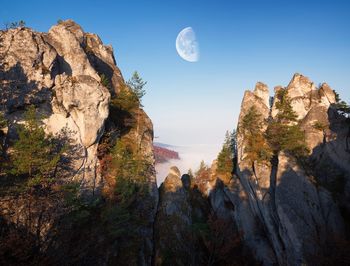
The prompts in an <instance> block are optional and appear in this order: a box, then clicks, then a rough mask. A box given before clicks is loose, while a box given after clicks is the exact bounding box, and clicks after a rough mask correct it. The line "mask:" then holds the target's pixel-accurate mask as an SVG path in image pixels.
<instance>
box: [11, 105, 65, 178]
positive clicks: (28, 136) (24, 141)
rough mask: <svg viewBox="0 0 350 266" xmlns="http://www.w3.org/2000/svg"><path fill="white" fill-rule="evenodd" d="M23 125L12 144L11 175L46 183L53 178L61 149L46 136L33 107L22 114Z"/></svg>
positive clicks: (19, 127)
mask: <svg viewBox="0 0 350 266" xmlns="http://www.w3.org/2000/svg"><path fill="white" fill-rule="evenodd" d="M24 121H25V124H24V125H19V126H18V129H17V133H18V140H17V141H16V142H15V143H14V146H13V154H12V155H11V161H12V164H13V171H12V172H13V173H14V174H17V175H26V176H28V177H29V178H32V179H35V180H36V181H37V182H39V183H40V182H41V181H45V180H46V181H47V180H48V178H52V177H54V176H53V175H54V169H55V167H56V166H57V164H58V162H59V160H60V158H61V155H62V153H63V150H64V149H63V148H60V145H58V143H56V142H55V141H54V138H53V137H52V136H50V135H49V136H47V135H46V134H45V131H44V129H43V127H42V126H40V123H39V119H38V118H37V115H36V110H35V107H34V106H30V107H29V108H28V110H27V111H26V112H25V114H24Z"/></svg>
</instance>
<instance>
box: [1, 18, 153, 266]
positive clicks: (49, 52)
mask: <svg viewBox="0 0 350 266" xmlns="http://www.w3.org/2000/svg"><path fill="white" fill-rule="evenodd" d="M0 60H1V62H0V63H1V64H0V65H1V66H0V86H1V90H0V111H1V112H2V113H4V114H5V117H6V119H7V121H8V124H9V129H8V139H9V140H10V141H11V140H13V139H15V138H16V125H18V124H21V123H23V119H24V118H23V113H24V110H25V109H26V108H27V107H28V106H30V105H34V106H35V107H36V110H37V111H38V113H40V114H42V115H43V119H42V121H41V122H42V125H43V127H44V128H45V131H46V133H47V134H52V135H53V136H55V137H57V138H59V139H60V140H62V141H63V142H64V143H65V144H67V147H68V148H67V151H66V152H65V153H64V163H63V164H61V165H60V166H59V169H57V176H56V178H57V180H60V181H59V186H62V187H63V186H64V184H70V183H72V182H73V183H74V184H78V194H79V195H81V196H83V197H82V198H83V199H86V200H87V202H89V203H91V202H92V203H94V202H99V203H98V204H99V205H98V206H99V207H101V208H100V209H97V210H96V209H94V208H96V207H92V208H93V210H92V209H89V210H88V212H89V213H90V216H91V217H92V216H96V215H97V216H96V217H95V219H92V220H91V222H92V223H93V224H95V225H94V230H93V232H92V231H91V230H90V229H91V228H86V230H87V231H83V230H85V229H83V227H82V228H81V230H82V232H89V235H88V236H86V243H85V244H86V246H87V248H86V250H84V251H81V254H85V255H86V256H88V257H89V259H91V260H89V261H88V260H86V261H85V262H83V261H84V260H79V259H78V260H77V261H76V262H77V263H78V264H79V263H83V264H86V263H87V264H89V263H97V264H108V263H112V262H113V263H121V261H122V260H123V263H127V264H128V265H136V264H138V265H150V264H151V259H152V254H153V223H154V217H155V213H156V208H157V202H158V191H157V185H156V177H155V170H154V154H153V125H152V121H151V120H150V118H149V117H148V116H147V114H146V113H145V112H144V111H143V110H142V108H140V106H138V107H137V108H136V110H134V112H133V114H132V117H131V115H130V114H126V113H125V112H122V111H120V110H115V109H113V110H112V111H111V109H112V108H111V104H110V103H111V98H113V97H116V96H117V95H118V94H119V93H120V91H121V90H122V89H124V90H127V89H128V88H127V87H126V85H125V83H124V80H123V77H122V74H121V72H120V70H119V68H118V67H117V65H116V61H115V58H114V55H113V48H112V47H111V46H108V45H104V44H103V43H102V41H101V39H100V38H99V37H98V36H97V35H96V34H91V33H85V32H84V31H83V29H82V28H81V27H80V26H79V25H78V24H76V23H75V22H74V21H72V20H66V21H62V22H60V23H58V24H57V25H54V26H53V27H51V29H50V30H49V32H48V33H42V32H36V31H34V30H32V29H30V28H26V27H19V28H16V29H9V30H6V31H0ZM101 77H102V78H101ZM128 119H129V120H133V123H129V124H128V122H125V121H127V120H128ZM135 121H136V122H135ZM106 136H108V138H110V141H111V142H113V143H116V142H117V141H119V140H120V139H122V138H123V139H128V141H129V142H131V143H134V144H135V145H137V150H138V151H139V152H140V155H141V156H142V157H143V158H144V159H145V161H147V165H148V168H147V171H146V172H145V173H144V175H145V184H146V186H147V190H146V191H147V193H145V194H144V195H143V196H142V197H139V198H137V199H136V201H135V204H134V205H133V208H134V209H133V212H135V213H138V215H139V216H140V219H142V220H143V223H142V225H140V226H139V227H138V228H137V230H136V231H137V237H136V238H137V239H138V240H137V241H135V243H136V242H137V244H135V245H130V243H129V242H130V241H129V240H128V239H126V240H125V239H124V240H120V239H119V240H118V245H117V248H116V244H115V243H114V244H111V243H110V242H111V239H113V237H111V236H110V235H106V232H105V231H104V229H103V228H102V227H103V223H104V222H103V219H105V218H104V215H105V214H104V212H105V209H109V208H112V209H113V205H112V203H108V204H107V203H106V202H104V201H105V200H106V199H108V198H109V195H108V193H110V194H113V193H114V190H115V185H116V183H115V176H112V175H113V173H110V174H111V175H110V176H109V178H110V179H108V178H107V176H106V175H104V174H103V171H104V170H103V169H101V167H100V166H101V162H102V160H103V159H104V157H103V155H101V147H100V146H101V139H104V138H106ZM107 171H108V169H107ZM135 178H136V177H135ZM112 179H113V180H112ZM51 192H52V191H51ZM51 192H50V193H51ZM56 192H57V193H56ZM56 192H55V191H54V192H52V193H53V194H54V195H55V196H53V197H51V196H50V200H51V199H52V202H51V201H50V202H47V206H46V207H45V206H43V205H42V204H41V203H42V201H44V199H45V197H44V198H42V196H43V195H39V196H38V197H34V198H33V197H32V198H31V199H30V200H31V202H30V204H29V205H30V207H28V206H29V205H28V204H24V202H26V201H28V202H29V198H28V197H29V196H28V195H26V194H21V195H20V196H18V193H17V194H16V195H15V196H14V197H12V196H11V197H12V198H11V197H10V198H9V197H7V196H6V197H3V198H1V199H0V206H1V211H0V215H1V218H0V220H2V219H3V220H4V221H5V222H6V223H8V224H10V223H18V224H17V225H16V226H23V227H26V225H25V222H24V221H25V220H28V219H27V218H28V217H31V218H30V219H31V221H33V226H31V227H30V228H29V227H28V228H27V229H28V230H29V233H30V234H31V233H33V234H34V235H38V234H39V236H40V237H39V239H40V241H41V240H43V239H45V238H49V237H50V236H48V235H50V234H51V240H52V236H54V238H55V234H54V233H53V231H55V228H53V227H54V226H55V225H57V224H59V223H60V222H59V221H60V220H59V218H60V217H61V216H64V214H65V211H66V210H65V209H64V207H62V206H64V204H65V202H63V197H64V193H62V191H56ZM45 193H46V192H45ZM30 197H31V196H30ZM41 199H42V200H41ZM40 200H41V201H40ZM94 204H95V203H94ZM107 205H108V206H107ZM110 205H112V207H111V206H110ZM27 207H28V208H27ZM36 207H37V209H35V208H36ZM115 207H116V206H115ZM89 208H90V207H89ZM47 213H49V214H50V215H48V216H46V214H47ZM89 219H90V218H89ZM22 222H23V224H21V223H22ZM41 223H45V226H43V225H42V224H41ZM39 226H40V228H43V230H41V229H40V228H39ZM38 228H39V229H38ZM38 232H39V233H38ZM91 232H92V233H91ZM90 233H91V234H90ZM72 237H73V238H74V237H75V238H76V239H78V238H79V236H78V235H76V234H72ZM95 237H96V238H97V237H98V238H99V241H100V245H101V247H104V249H105V250H104V251H102V250H100V249H98V248H96V249H95V250H93V249H91V243H92V242H91V241H94V240H92V238H95ZM59 239H60V240H57V241H56V240H55V242H54V244H52V243H51V244H50V247H51V248H53V250H56V251H59V250H60V249H61V251H62V250H66V252H72V254H75V253H74V250H75V251H77V250H78V249H75V247H76V246H75V247H73V246H70V245H68V244H67V243H66V246H65V247H64V248H63V247H62V246H60V245H63V242H64V241H66V242H67V239H65V238H64V237H63V238H62V237H60V238H59ZM59 241H62V242H59ZM107 243H108V245H107ZM72 245H74V244H72ZM69 247H71V248H69ZM44 249H45V248H44V247H43V250H44ZM126 249H127V250H128V252H129V253H130V254H132V257H133V259H132V260H130V261H127V260H125V258H124V257H123V256H122V254H125V253H126V252H123V250H124V251H125V250H126ZM89 252H90V254H89V255H88V254H87V253H89ZM94 254H95V255H96V256H101V257H100V258H98V259H97V258H94ZM97 254H98V255H97ZM58 258H59V256H57V259H58ZM59 259H62V258H59ZM68 260H69V258H68ZM66 262H67V258H64V260H63V261H59V260H58V261H57V263H66ZM0 263H1V262H0Z"/></svg>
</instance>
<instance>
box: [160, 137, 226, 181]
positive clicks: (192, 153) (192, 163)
mask: <svg viewBox="0 0 350 266" xmlns="http://www.w3.org/2000/svg"><path fill="white" fill-rule="evenodd" d="M166 148H168V149H170V150H174V151H177V152H178V153H179V157H180V160H170V161H168V162H166V163H162V164H157V165H156V171H157V184H158V186H160V184H161V183H162V182H163V181H164V179H165V178H166V176H167V174H168V173H169V169H170V167H172V166H177V167H178V168H179V170H180V172H181V174H186V173H187V171H188V169H190V168H191V169H192V171H193V172H194V171H197V169H198V167H199V164H200V162H201V161H202V160H203V161H204V162H205V163H206V164H208V165H209V166H210V165H211V163H212V162H213V160H214V159H215V158H216V156H217V154H218V153H219V151H220V148H221V147H220V145H207V144H198V145H186V146H170V145H169V146H167V147H166Z"/></svg>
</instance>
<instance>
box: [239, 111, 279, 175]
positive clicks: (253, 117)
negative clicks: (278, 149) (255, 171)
mask: <svg viewBox="0 0 350 266" xmlns="http://www.w3.org/2000/svg"><path fill="white" fill-rule="evenodd" d="M263 125H264V121H263V119H262V117H261V115H260V114H259V113H258V111H257V110H256V108H255V107H254V106H252V107H251V108H250V109H249V110H248V112H247V113H246V114H245V116H244V117H243V119H242V123H241V125H240V127H239V130H240V133H241V134H243V137H244V140H245V149H244V152H245V153H246V156H247V159H248V160H249V161H250V162H251V163H252V166H253V168H254V162H257V163H263V162H267V161H269V160H270V158H271V155H272V154H271V150H270V148H269V146H268V144H267V141H266V138H265V136H264V134H263Z"/></svg>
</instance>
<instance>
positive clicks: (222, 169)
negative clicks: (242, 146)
mask: <svg viewBox="0 0 350 266" xmlns="http://www.w3.org/2000/svg"><path fill="white" fill-rule="evenodd" d="M236 158H237V144H236V131H233V132H232V133H231V132H229V131H226V135H225V141H224V144H223V145H222V149H221V151H220V153H219V155H218V157H217V173H218V174H223V175H228V176H230V175H231V174H232V172H233V170H234V162H235V160H236Z"/></svg>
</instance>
